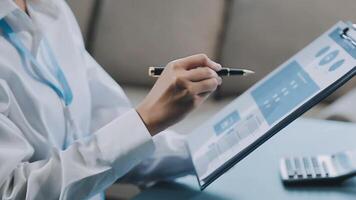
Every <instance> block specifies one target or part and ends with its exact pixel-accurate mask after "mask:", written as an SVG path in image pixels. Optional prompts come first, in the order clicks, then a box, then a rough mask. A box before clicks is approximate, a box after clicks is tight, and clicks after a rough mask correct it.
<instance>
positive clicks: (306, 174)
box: [280, 151, 356, 185]
mask: <svg viewBox="0 0 356 200" xmlns="http://www.w3.org/2000/svg"><path fill="white" fill-rule="evenodd" d="M280 173H281V177H282V181H283V183H285V184H287V185H291V184H318V183H321V184H333V183H340V182H342V181H344V180H346V179H348V178H351V177H353V176H355V175H356V151H344V152H339V153H336V154H331V155H317V156H295V157H286V158H282V159H281V161H280Z"/></svg>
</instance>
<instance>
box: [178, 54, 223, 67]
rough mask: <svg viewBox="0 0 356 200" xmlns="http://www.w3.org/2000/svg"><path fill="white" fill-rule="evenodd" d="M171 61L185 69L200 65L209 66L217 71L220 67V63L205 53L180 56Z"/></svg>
mask: <svg viewBox="0 0 356 200" xmlns="http://www.w3.org/2000/svg"><path fill="white" fill-rule="evenodd" d="M173 62H174V63H175V65H177V66H178V67H182V68H184V69H186V70H190V69H193V68H197V67H202V66H206V67H209V68H211V69H213V70H215V71H219V70H220V69H221V65H220V64H219V63H216V62H214V61H212V60H211V59H210V58H208V56H206V55H205V54H197V55H193V56H189V57H185V58H181V59H178V60H175V61H173Z"/></svg>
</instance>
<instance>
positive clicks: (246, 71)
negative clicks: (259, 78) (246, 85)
mask: <svg viewBox="0 0 356 200" xmlns="http://www.w3.org/2000/svg"><path fill="white" fill-rule="evenodd" d="M244 72H245V74H254V73H255V72H254V71H252V70H248V69H245V70H244Z"/></svg>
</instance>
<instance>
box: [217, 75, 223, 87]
mask: <svg viewBox="0 0 356 200" xmlns="http://www.w3.org/2000/svg"><path fill="white" fill-rule="evenodd" d="M218 82H219V85H221V84H222V78H221V77H220V76H219V77H218Z"/></svg>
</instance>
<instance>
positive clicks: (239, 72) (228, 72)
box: [148, 67, 255, 77]
mask: <svg viewBox="0 0 356 200" xmlns="http://www.w3.org/2000/svg"><path fill="white" fill-rule="evenodd" d="M163 70H164V67H149V68H148V75H149V76H151V77H159V76H160V75H161V73H162V72H163ZM216 73H217V74H218V75H219V76H247V75H249V74H254V73H255V72H254V71H251V70H248V69H235V68H226V67H223V68H222V69H221V70H220V71H217V72H216Z"/></svg>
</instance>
